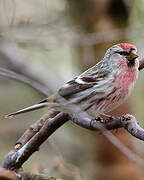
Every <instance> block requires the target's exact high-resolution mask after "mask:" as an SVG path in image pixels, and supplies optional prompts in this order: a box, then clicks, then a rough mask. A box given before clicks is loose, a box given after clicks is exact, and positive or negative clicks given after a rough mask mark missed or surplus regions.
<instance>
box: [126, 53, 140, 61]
mask: <svg viewBox="0 0 144 180" xmlns="http://www.w3.org/2000/svg"><path fill="white" fill-rule="evenodd" d="M138 57H139V56H138V54H137V53H136V52H134V51H133V52H131V53H130V55H129V56H128V60H129V61H130V60H134V59H136V58H138Z"/></svg>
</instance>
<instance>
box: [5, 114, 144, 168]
mask: <svg viewBox="0 0 144 180" xmlns="http://www.w3.org/2000/svg"><path fill="white" fill-rule="evenodd" d="M42 118H43V122H44V124H43V126H42V127H41V128H40V130H39V131H38V132H37V133H36V134H35V135H34V136H33V137H32V138H31V139H29V138H27V137H29V135H27V136H25V135H23V136H22V137H21V138H20V139H21V141H19V142H22V143H23V144H24V145H23V146H21V147H20V148H19V149H14V150H13V151H11V152H10V153H9V154H8V155H7V157H6V158H5V159H4V162H3V165H2V167H3V168H6V169H9V170H17V169H19V168H21V166H22V165H23V163H24V162H25V161H26V160H27V159H28V158H29V157H30V156H31V155H32V154H33V153H34V152H35V151H37V150H38V149H39V147H40V146H41V144H42V143H43V142H44V141H45V140H46V139H47V138H48V137H49V136H50V135H51V134H52V133H54V132H55V131H56V129H58V128H59V127H60V126H62V125H63V124H64V123H66V122H67V121H68V120H69V119H70V118H72V117H70V116H69V115H68V114H65V113H62V112H61V113H58V114H57V115H56V116H55V117H53V118H50V116H49V115H45V116H43V117H42ZM42 118H41V120H42ZM72 120H73V122H74V123H76V124H78V125H79V126H81V127H84V128H87V129H90V130H93V131H97V132H102V133H103V131H105V129H107V130H112V129H118V128H122V127H123V128H125V129H126V130H127V131H128V132H129V133H130V134H131V135H133V136H134V137H136V138H138V139H141V140H144V129H142V128H141V127H140V126H139V125H138V123H137V121H136V119H135V117H134V116H132V115H129V114H127V115H124V116H121V117H118V118H109V119H107V120H105V121H103V120H102V119H100V118H97V119H95V120H93V119H89V118H78V117H77V118H76V117H75V118H74V117H73V118H72ZM37 125H38V123H37ZM26 133H28V134H29V131H26V132H25V134H26ZM30 134H31V133H30ZM22 139H23V140H22ZM26 141H27V142H26Z"/></svg>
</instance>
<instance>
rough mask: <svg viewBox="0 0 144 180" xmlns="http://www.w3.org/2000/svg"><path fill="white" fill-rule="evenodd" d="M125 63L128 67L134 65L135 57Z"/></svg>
mask: <svg viewBox="0 0 144 180" xmlns="http://www.w3.org/2000/svg"><path fill="white" fill-rule="evenodd" d="M127 65H128V67H133V66H134V65H135V59H131V60H128V62H127Z"/></svg>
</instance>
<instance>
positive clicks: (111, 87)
mask: <svg viewBox="0 0 144 180" xmlns="http://www.w3.org/2000/svg"><path fill="white" fill-rule="evenodd" d="M138 67H139V60H138V54H137V48H136V47H135V46H134V45H132V44H128V43H120V44H116V45H114V46H112V47H111V48H109V49H108V50H107V51H106V53H105V56H104V58H103V59H102V60H101V61H100V62H99V63H97V64H96V65H95V66H93V67H91V68H90V69H88V70H87V71H85V72H84V73H82V74H81V75H79V76H77V77H75V78H74V79H72V80H71V81H68V82H67V83H66V84H64V85H63V86H62V87H61V88H60V89H59V90H58V91H57V92H56V93H55V94H54V95H51V96H50V97H48V98H47V99H45V100H43V101H41V102H39V103H38V104H36V105H32V106H30V107H27V108H24V109H22V110H19V111H16V112H14V113H10V114H8V115H7V117H11V116H14V115H17V114H21V113H25V112H28V111H32V110H35V109H39V108H42V107H47V106H49V105H51V107H52V108H55V109H58V110H60V111H65V110H64V109H66V108H67V107H65V108H64V107H62V102H63V99H64V100H66V102H68V104H74V105H77V106H78V107H79V108H80V109H81V110H82V111H85V112H87V113H88V114H89V115H90V116H92V117H97V116H100V115H106V113H108V112H110V111H112V110H113V109H115V108H116V107H118V106H119V105H120V104H122V103H123V102H124V101H125V100H126V99H127V97H128V96H129V95H130V93H131V92H132V90H133V87H134V84H135V82H136V79H137V77H138ZM65 106H67V104H66V105H65Z"/></svg>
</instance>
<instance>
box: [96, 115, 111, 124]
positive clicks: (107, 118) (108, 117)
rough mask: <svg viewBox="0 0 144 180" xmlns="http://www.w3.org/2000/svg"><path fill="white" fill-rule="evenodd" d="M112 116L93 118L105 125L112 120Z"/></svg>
mask: <svg viewBox="0 0 144 180" xmlns="http://www.w3.org/2000/svg"><path fill="white" fill-rule="evenodd" d="M113 118H114V117H113V116H110V115H106V114H101V115H100V116H98V117H97V118H95V120H96V121H99V122H100V123H103V124H107V123H109V122H111V121H112V120H113Z"/></svg>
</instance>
